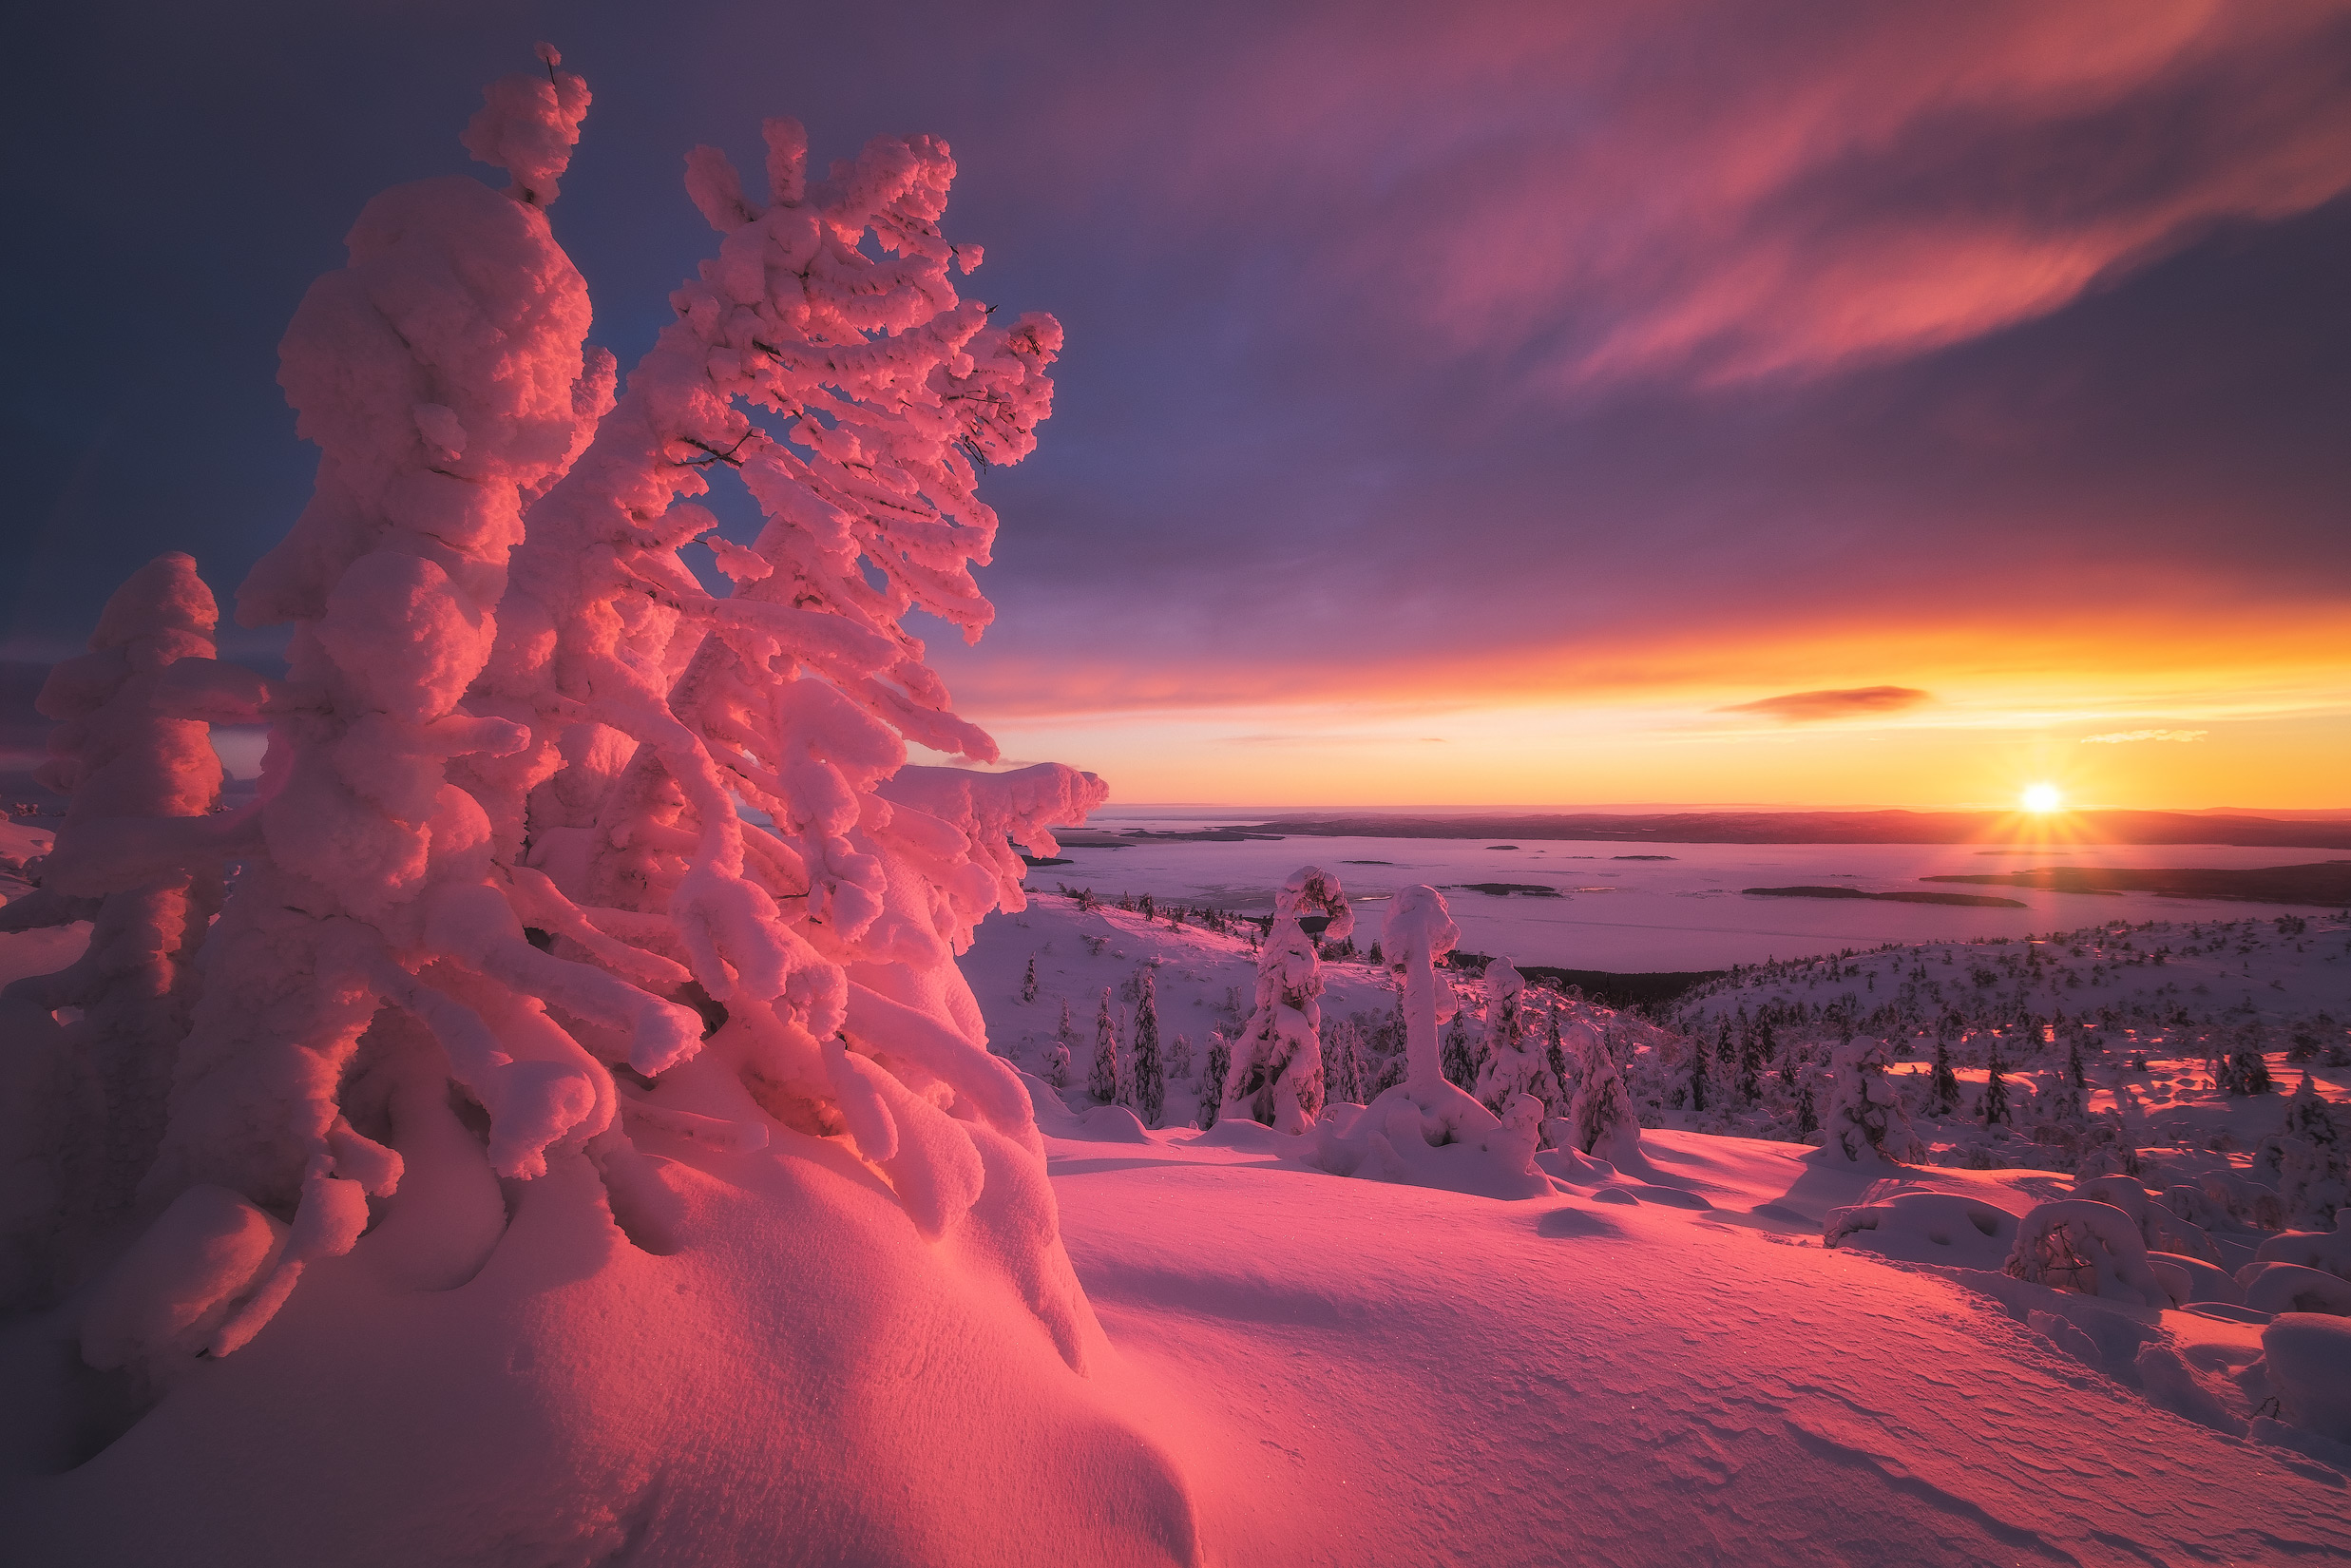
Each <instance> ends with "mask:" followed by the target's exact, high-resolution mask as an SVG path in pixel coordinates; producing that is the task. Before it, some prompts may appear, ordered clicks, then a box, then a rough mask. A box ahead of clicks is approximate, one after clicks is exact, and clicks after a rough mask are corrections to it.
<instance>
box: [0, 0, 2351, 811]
mask: <svg viewBox="0 0 2351 1568" xmlns="http://www.w3.org/2000/svg"><path fill="white" fill-rule="evenodd" d="M541 38H545V39H547V40H548V41H550V42H552V43H554V44H555V45H556V46H557V47H558V48H561V49H563V50H564V64H565V67H566V68H567V69H576V70H578V71H579V72H580V73H581V74H583V76H585V77H586V79H587V81H588V83H589V86H590V87H591V89H592V90H593V92H594V94H595V100H596V101H595V105H594V107H593V108H592V109H591V111H590V113H589V116H588V119H587V123H586V125H585V127H584V131H583V140H582V143H581V146H580V148H579V149H578V152H577V153H576V155H575V157H574V160H573V163H572V167H571V172H570V173H569V175H567V176H566V177H565V179H564V187H563V197H562V200H561V201H559V202H558V203H557V204H556V206H555V207H554V208H553V209H552V218H553V221H554V224H555V229H556V233H557V236H558V238H559V239H562V240H563V242H564V244H565V245H566V247H567V248H568V249H569V250H570V252H571V254H572V256H573V258H574V259H575V260H576V261H577V262H578V264H579V265H580V268H581V270H582V272H583V274H584V275H585V277H587V279H588V282H589V285H590V288H591V290H592V291H593V293H594V296H595V298H596V301H597V312H598V316H597V326H596V329H595V332H594V334H593V338H594V340H595V341H597V342H600V343H602V344H604V345H605V346H607V347H609V348H611V349H612V350H613V351H614V352H615V353H616V354H619V356H620V358H621V364H622V365H623V366H625V365H627V364H628V363H630V362H631V361H632V360H633V359H634V358H635V357H636V356H637V355H638V354H641V353H642V352H643V351H644V349H645V348H647V347H648V346H649V345H650V344H651V342H652V340H653V336H654V334H655V333H656V332H657V331H658V330H659V326H660V324H661V322H662V321H663V320H664V319H665V317H666V316H667V304H666V298H667V295H668V292H669V290H670V289H671V288H672V287H674V286H675V284H676V282H677V281H678V280H679V278H681V277H685V276H687V275H689V274H690V273H691V271H692V269H693V268H694V266H695V264H696V263H697V261H698V259H699V258H701V257H702V256H703V255H704V254H706V253H707V252H708V251H709V249H710V248H711V246H712V244H713V237H712V236H711V235H710V234H709V232H708V230H707V229H706V228H705V227H704V225H703V224H702V223H701V221H700V220H699V219H698V216H697V215H696V214H695V212H694V210H693V208H692V207H691V205H690V204H689V203H688V202H687V201H686V199H685V196H684V194H683V190H682V186H681V184H680V181H679V170H680V167H681V162H680V161H681V159H682V156H683V154H684V153H685V151H686V149H687V148H689V147H691V146H693V145H695V144H696V143H714V144H717V145H720V146H723V147H726V148H729V149H731V150H733V151H734V152H735V153H736V156H737V158H738V161H741V162H743V163H746V165H747V166H755V164H756V163H757V147H758V123H759V120H760V119H761V117H762V116H765V115H772V114H778V113H789V114H793V115H796V116H798V117H799V118H800V119H802V120H803V121H805V122H806V123H807V124H808V126H809V129H810V133H811V139H812V143H813V146H814V149H815V151H816V154H817V156H819V157H827V156H833V157H837V156H847V155H849V154H851V153H852V152H853V151H854V150H855V149H856V147H857V146H858V145H860V144H861V143H863V142H864V141H865V140H866V139H867V138H869V137H870V136H873V135H876V134H883V133H889V134H908V133H914V132H928V133H931V134H935V135H938V136H941V137H944V138H945V139H946V140H947V141H948V142H949V143H951V144H952V146H953V148H954V150H955V154H956V157H957V160H958V163H959V165H960V170H961V173H960V177H959V180H958V182H957V186H956V194H955V198H954V201H953V203H952V205H951V206H950V209H949V213H948V220H947V228H948V233H949V237H950V238H951V239H958V240H969V241H973V242H977V243H980V244H983V245H984V246H985V247H986V254H987V261H986V263H985V265H984V267H983V268H982V269H981V270H980V271H979V272H978V273H977V274H976V275H975V276H974V277H972V278H971V279H970V280H969V281H968V283H967V284H965V293H966V295H967V296H973V297H978V298H981V299H984V300H986V301H987V302H989V303H991V304H994V305H997V306H999V307H1000V308H1002V309H1004V310H1007V311H1009V312H1012V313H1014V314H1017V313H1019V312H1023V311H1028V310H1046V311H1050V312H1052V313H1054V314H1055V315H1056V316H1059V317H1060V318H1061V321H1062V323H1063V325H1064V327H1065V329H1066V331H1067V348H1066V351H1065V353H1064V355H1063V357H1062V359H1061V364H1060V365H1059V367H1058V368H1057V380H1058V387H1059V392H1058V398H1057V404H1056V412H1055V415H1054V417H1053V419H1052V420H1051V422H1050V423H1048V424H1047V425H1045V426H1044V427H1043V428H1042V432H1041V435H1042V439H1041V445H1040V449H1039V450H1038V452H1037V454H1036V455H1035V456H1034V457H1032V458H1031V459H1029V460H1028V461H1027V462H1026V463H1024V464H1023V465H1022V466H1020V467H1019V468H1011V469H1004V470H999V471H998V472H996V473H995V474H992V475H991V476H990V478H989V480H988V482H987V488H986V494H987V496H988V498H989V499H990V500H991V501H992V502H993V503H994V505H995V506H996V507H997V508H998V510H999V511H1000V512H1001V513H1002V515H1003V536H1002V538H1001V540H1000V543H999V546H998V550H997V554H996V559H995V563H994V564H993V565H991V566H990V567H988V568H987V569H986V570H985V571H984V572H983V574H982V583H983V585H984V588H985V589H986V590H987V592H988V593H989V595H990V596H991V597H992V598H993V599H994V601H995V602H996V604H997V606H998V620H997V623H996V625H995V626H994V627H993V628H992V629H991V630H990V632H989V633H988V635H987V637H986V639H985V640H984V641H983V642H982V643H981V644H980V645H979V646H978V647H976V648H969V649H966V648H964V647H963V646H961V645H960V644H959V643H958V642H957V641H955V640H954V639H953V638H951V637H948V636H944V635H942V636H939V637H936V638H934V639H933V640H932V649H933V653H934V655H935V661H936V662H937V663H938V665H939V666H940V667H941V668H942V670H943V671H945V673H946V676H947V678H948V680H949V683H950V685H951V687H952V688H953V689H954V691H955V692H956V694H957V697H958V698H959V701H960V706H961V707H962V709H963V711H964V712H965V715H966V716H967V717H971V718H973V719H975V720H977V721H978V722H980V723H982V724H984V725H985V726H986V727H988V728H989V729H990V730H991V731H992V732H993V733H994V734H995V736H997V738H998V740H999V742H1000V743H1001V745H1002V746H1003V751H1004V753H1005V755H1007V756H1008V757H1010V758H1012V759H1014V760H1019V761H1028V760H1042V759H1047V758H1050V759H1056V760H1061V761H1067V762H1070V763H1073V764H1076V765H1078V766H1080V767H1084V768H1088V769H1091V770H1093V771H1096V772H1098V773H1100V774H1103V775H1104V776H1105V777H1107V778H1108V779H1109V780H1110V781H1111V784H1112V787H1113V790H1114V798H1115V799H1117V800H1118V801H1121V802H1142V801H1161V802H1176V801H1191V802H1211V803H1213V802H1224V801H1230V802H1239V801H1248V802H1251V803H1253V804H1262V805H1268V806H1282V805H1334V806H1336V805H1346V806H1381V805H1391V806H1406V805H1421V804H1439V803H1442V804H1450V805H1479V804H1489V803H1505V802H1506V803H1512V804H1519V805H1524V804H1542V803H1556V804H1560V805H1577V804H1590V803H1597V802H1618V803H1635V802H1676V803H1707V802H1731V801H1736V802H1744V803H1767V804H1768V803H1782V804H1789V805H1799V804H1802V805H1844V804H1874V805H1893V806H1909V807H1941V806H1965V805H1987V806H2004V805H2009V804H2012V803H2014V801H2015V800H2016V799H2017V796H2018V794H2019V793H2020V792H2021V791H2022V790H2023V789H2025V788H2026V787H2027V786H2029V785H2031V784H2035V783H2053V784H2055V785H2056V786H2057V787H2058V788H2059V789H2060V790H2062V791H2063V793H2064V797H2065V799H2066V800H2067V801H2068V802H2069V803H2071V804H2074V805H2115V806H2131V807H2177V808H2209V807H2216V806H2240V807H2249V808H2255V809H2264V810H2276V811H2290V810H2294V809H2313V808H2341V807H2345V806H2351V783H2346V781H2347V780H2351V439H2346V424H2347V422H2351V289H2346V288H2345V286H2344V283H2343V279H2344V278H2345V277H2351V0H2344V3H2323V4H2321V3H2305V0H2265V3H2264V4H2261V5H2253V6H2248V5H2242V4H2236V5H2230V4H2217V3H2216V4H2192V3H2171V0H2112V3H2109V0H2080V3H2074V4H2050V3H2047V0H2017V3H2010V0H1985V3H1981V4H1976V5H1970V6H1965V7H1940V6H1939V7H1929V6H1891V7H1889V6H1885V5H1883V4H1875V3H1867V0H1857V3H1853V4H1842V3H1812V4H1805V5H1801V6H1794V7H1787V6H1755V5H1745V6H1736V5H1724V4H1714V3H1683V0H1594V3H1590V4H1583V5H1577V6H1558V5H1523V6H1520V5H1488V6H1482V7H1481V6H1474V5H1463V4H1458V3H1456V4H1448V5H1428V6H1392V5H1377V4H1354V5H1346V6H1318V5H1287V6H1282V5H1267V4H1264V3H1262V0H1259V3H1256V4H1239V5H1220V4H1195V5H1189V6H1184V7H1173V6H1162V7H1139V6H1136V7H1116V6H1099V5H1082V4H1075V3H1070V4H1034V5H1023V4H994V5H985V6H974V5H968V4H965V5H952V6H950V5H896V4H886V3H877V4H863V5H844V4H834V5H830V6H817V5H799V4H760V5H751V4H713V3H694V0H677V3H674V4H669V5H664V6H660V7H649V6H643V5H619V4H614V5H588V4H574V5H525V4H500V3H483V0H472V3H468V4H462V5H458V4H448V5H443V4H432V3H424V0H404V3H401V4H397V5H390V4H366V3H358V4H339V5H335V6H331V7H326V6H316V5H310V4H305V5H300V6H293V5H284V6H280V5H236V4H231V5H226V6H221V7H212V8H190V7H166V6H163V5H160V4H154V5H148V6H143V7H124V6H120V5H108V4H105V3H98V4H83V5H77V6H73V7H52V8H48V9H47V10H46V12H45V13H43V14H40V15H36V16H34V17H32V18H31V19H30V20H29V21H26V22H21V23H19V24H17V26H16V30H15V33H14V39H13V45H12V47H11V48H10V51H9V60H8V64H7V65H6V66H5V67H0V69H5V71H6V72H7V75H8V81H7V89H8V90H7V91H6V92H5V93H0V132H4V133H5V137H6V143H5V144H6V146H7V148H8V151H7V153H6V155H5V165H4V169H0V173H4V177H5V182H6V191H5V195H6V199H7V201H8V204H9V209H10V214H11V218H12V221H11V224H10V229H11V241H10V245H8V246H7V247H5V248H0V274H5V287H0V299H5V301H6V304H5V308H4V309H0V352H4V354H5V363H6V365H7V366H8V367H9V370H10V374H8V375H7V376H6V377H5V378H0V389H4V391H5V395H0V443H5V455H6V458H7V460H8V464H9V469H10V473H11V475H12V476H13V483H12V484H11V485H10V487H9V489H8V492H7V493H8V497H9V501H8V505H9V507H10V515H9V518H8V522H7V526H5V528H0V616H5V627H4V628H0V661H4V662H0V754H6V755H0V763H10V764H11V765H21V759H22V758H23V757H24V756H25V755H28V754H37V752H38V751H39V749H40V746H41V743H42V740H41V736H42V734H43V731H44V729H45V726H44V725H43V724H42V723H41V722H40V721H39V720H38V719H37V717H34V716H33V715H32V714H31V713H30V709H29V702H30V696H31V693H32V692H33V691H35V690H37V688H38V684H39V680H40V679H41V676H42V673H43V670H44V668H45V666H46V665H47V663H48V662H49V661H51V660H55V659H57V658H59V657H62V656H65V655H68V654H70V653H72V652H73V651H75V650H76V649H77V648H78V647H79V646H80V645H81V643H82V641H83V640H84V639H86V636H87V633H88V628H89V626H90V625H91V624H92V622H93V621H94V619H95V616H96V613H97V610H98V607H99V605H100V604H101V603H102V602H104V600H105V595H106V594H107V593H108V592H109V591H110V590H111V588H112V587H113V586H114V584H115V583H118V582H119V581H120V580H121V579H122V578H123V577H124V575H126V574H127V573H128V572H129V571H130V570H132V569H133V568H135V567H136V566H137V565H139V564H141V563H143V562H144V561H145V560H147V559H148V558H149V557H151V556H152V555H154V554H156V553H158V552H159V551H162V550H165V549H172V548H184V549H187V550H189V551H190V552H191V553H193V554H194V555H195V556H196V557H197V559H198V561H199V563H200V564H201V567H202V569H203V570H204V572H205V575H206V577H207V579H208V580H209V581H210V582H211V583H213V585H214V587H215V589H216V591H217V592H219V593H220V596H221V597H222V599H223V600H224V601H225V600H226V599H228V598H229V597H230V595H231V593H232V592H233V590H234V587H235V584H236V583H237V582H238V581H239V579H240V578H241V576H242V575H243V573H244V571H245V570H246V569H247V568H248V567H249V566H250V565H251V564H252V563H253V561H254V560H255V559H256V558H257V557H258V555H259V554H260V553H261V552H262V551H263V550H264V549H266V548H267V547H268V546H269V545H271V544H272V543H274V542H275V541H276V540H277V538H278V537H279V536H280V535H281V534H282V533H283V531H284V530H285V528H286V526H288V524H289V523H290V522H291V521H292V519H293V517H294V516H295V515H296V512H297V511H298V509H299V507H300V506H301V504H302V501H303V499H304V498H305V497H306V495H307V493H308V489H309V485H310V478H311V470H312V468H313V467H314V465H315V453H314V452H312V451H311V450H310V449H306V448H304V447H303V446H301V445H300V444H299V443H297V442H296V439H295V436H294V431H293V416H292V414H291V413H290V411H287V409H286V408H285V406H284V403H283V401H282V398H281V396H280V394H279V392H278V390H277V386H276V384H275V379H274V378H275V373H276V363H275V348H276V343H277V337H278V335H279V334H280V333H281V332H282V331H283V329H284V325H285V322H286V321H287V319H288V318H289V316H291V315H292V312H293V310H294V307H295V305H296V302H297V301H298V300H299V298H300V297H301V294H302V291H303V289H304V288H305V287H307V286H308V284H309V282H310V280H311V278H313V277H315V276H316V275H317V274H319V273H321V272H323V271H327V270H330V269H332V268H334V266H336V265H338V264H339V261H340V239H341V236H342V235H343V233H344V232H345V231H346V229H347V228H348V226H349V224H350V223H351V220H353V219H354V217H355V216H356V214H357V212H358V210H359V208H360V206H361V205H362V204H363V203H364V202H365V201H367V199H368V198H369V197H370V196H372V195H373V194H374V193H375V192H376V191H378V190H381V189H383V188H384V187H386V186H388V185H391V184H393V183H396V182H401V181H405V180H410V179H417V178H423V177H428V176H437V175H444V174H449V173H453V172H461V171H464V170H466V169H468V167H469V165H468V162H467V160H466V156H465V154H464V152H463V151H462V149H461V148H460V147H459V146H458V144H457V136H458V133H459V131H460V130H461V129H462V127H463V125H464V124H465V121H466V119H467V117H468V115H469V114H470V113H471V112H472V110H473V108H474V106H475V105H477V104H478V102H479V92H480V87H481V86H482V84H484V83H486V82H487V81H489V80H491V79H492V78H494V77H497V76H499V75H502V74H504V73H506V72H507V71H510V70H515V69H526V68H532V66H533V62H532V60H531V55H530V49H531V46H532V44H533V43H534V42H535V41H536V40H538V39H541ZM472 167H473V168H474V172H476V173H479V174H480V175H481V176H482V177H483V178H485V179H491V180H499V179H501V177H499V176H496V175H495V174H493V172H492V171H490V170H487V169H483V168H480V167H478V166H472ZM728 503H729V498H727V497H724V496H722V497H720V498H719V503H718V505H719V509H720V511H721V515H722V516H725V517H727V518H728V520H729V522H730V526H735V525H747V524H748V522H749V520H750V518H751V512H750V509H749V507H748V504H747V503H742V502H739V501H737V502H736V503H735V505H734V508H733V509H732V510H730V509H729V508H728ZM743 531H744V533H746V534H747V532H748V528H747V527H745V528H744V530H743ZM281 635H282V634H277V633H270V632H266V631H262V632H241V631H240V632H239V633H237V634H236V635H235V636H234V637H232V638H231V640H230V646H231V648H232V650H233V651H235V652H237V653H238V654H239V655H240V656H245V657H252V658H258V659H267V658H268V657H269V656H270V654H271V653H272V652H273V650H274V649H275V647H276V646H277V643H278V641H279V640H280V639H281Z"/></svg>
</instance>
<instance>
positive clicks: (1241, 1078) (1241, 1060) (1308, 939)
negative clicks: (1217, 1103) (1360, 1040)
mask: <svg viewBox="0 0 2351 1568" xmlns="http://www.w3.org/2000/svg"><path fill="white" fill-rule="evenodd" d="M1318 916H1319V917H1320V919H1319V921H1317V922H1316V923H1317V924H1318V926H1320V931H1319V935H1318V934H1317V933H1309V931H1308V930H1307V929H1306V927H1305V926H1304V925H1303V924H1301V922H1303V921H1307V920H1309V919H1314V918H1315V917H1318ZM1354 929H1355V913H1354V911H1353V910H1352V909H1349V908H1348V905H1347V894H1346V892H1345V890H1343V889H1341V888H1340V886H1339V879H1338V878H1337V877H1335V876H1333V875H1331V874H1330V873H1329V872H1328V871H1326V870H1322V869H1321V868H1320V867H1318V866H1302V867H1300V868H1299V869H1298V870H1295V871H1292V872H1291V873H1290V880H1289V881H1287V882H1285V883H1283V884H1282V889H1281V891H1280V892H1278V893H1276V894H1275V895H1274V899H1273V925H1272V928H1271V929H1270V930H1269V931H1267V933H1266V940H1265V947H1263V948H1262V949H1261V950H1260V951H1259V953H1258V955H1257V999H1256V1006H1255V1009H1254V1010H1253V1011H1252V1013H1251V1014H1250V1017H1249V1023H1247V1024H1246V1025H1245V1026H1244V1027H1243V1028H1242V1030H1241V1033H1240V1037H1239V1038H1238V1039H1237V1040H1235V1041H1234V1042H1233V1063H1232V1067H1231V1069H1230V1076H1229V1077H1228V1078H1227V1079H1226V1080H1225V1090H1224V1103H1223V1106H1222V1108H1221V1112H1220V1115H1221V1116H1222V1117H1247V1118H1249V1119H1251V1120H1252V1121H1262V1122H1264V1123H1265V1124H1266V1125H1267V1126H1269V1127H1273V1128H1276V1129H1278V1130H1280V1131H1282V1132H1285V1133H1303V1132H1305V1131H1306V1129H1307V1128H1308V1126H1309V1125H1310V1124H1311V1123H1312V1122H1313V1120H1314V1116H1315V1113H1316V1112H1318V1111H1320V1110H1321V1109H1322V1108H1323V1092H1324V1088H1323V1042H1322V1029H1323V1007H1322V1003H1321V1001H1320V1000H1319V999H1320V997H1321V996H1322V994H1323V976H1322V956H1321V949H1320V947H1319V946H1318V942H1319V940H1320V939H1328V940H1329V941H1332V942H1340V941H1344V940H1345V939H1346V938H1347V937H1348V934H1349V933H1351V932H1352V931H1353V930H1354Z"/></svg>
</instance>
